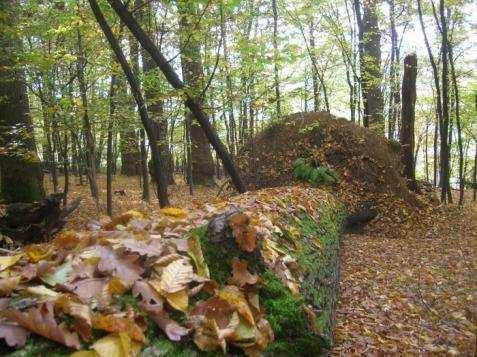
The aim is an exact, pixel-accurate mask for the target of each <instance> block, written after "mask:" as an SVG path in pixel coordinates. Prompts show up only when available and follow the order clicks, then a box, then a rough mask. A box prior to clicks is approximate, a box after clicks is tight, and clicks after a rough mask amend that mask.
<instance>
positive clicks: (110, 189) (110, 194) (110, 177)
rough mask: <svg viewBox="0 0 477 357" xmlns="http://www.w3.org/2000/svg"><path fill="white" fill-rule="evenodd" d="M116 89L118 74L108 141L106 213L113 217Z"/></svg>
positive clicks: (113, 80) (112, 88)
mask: <svg viewBox="0 0 477 357" xmlns="http://www.w3.org/2000/svg"><path fill="white" fill-rule="evenodd" d="M113 63H114V60H113ZM116 87H117V77H116V74H112V75H111V84H110V87H109V121H108V141H107V144H106V211H107V213H108V215H109V216H112V215H113V130H114V119H115V115H116V113H115V112H116V97H115V96H116Z"/></svg>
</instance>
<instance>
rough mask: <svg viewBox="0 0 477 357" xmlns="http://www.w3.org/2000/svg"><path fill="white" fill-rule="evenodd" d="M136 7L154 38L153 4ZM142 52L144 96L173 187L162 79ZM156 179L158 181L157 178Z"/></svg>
mask: <svg viewBox="0 0 477 357" xmlns="http://www.w3.org/2000/svg"><path fill="white" fill-rule="evenodd" d="M135 5H136V8H142V9H141V10H140V11H139V17H140V21H141V23H143V24H146V28H147V30H148V34H149V35H150V36H154V33H155V31H154V30H153V28H152V25H151V22H152V21H151V17H152V16H154V15H153V14H152V9H151V3H150V2H149V1H148V2H147V3H146V4H145V3H144V1H143V0H136V2H135ZM162 31H163V29H161V34H160V36H162ZM132 41H133V39H132V38H131V42H132ZM137 47H138V43H137V40H135V39H134V51H136V48H137ZM140 51H141V57H142V63H143V67H142V71H143V73H144V75H145V77H146V78H147V79H148V80H146V81H145V83H144V96H145V99H146V104H147V110H148V113H149V117H150V119H151V120H152V124H153V126H154V133H155V135H156V141H157V145H158V147H159V151H160V152H161V155H162V156H164V157H166V158H167V162H166V164H165V165H164V167H165V169H166V176H167V182H168V184H171V185H172V184H174V172H173V170H172V167H171V161H172V156H171V152H170V150H169V142H168V137H167V130H168V123H167V118H166V117H165V114H164V100H163V99H162V98H161V93H160V91H159V90H158V89H157V87H158V81H161V80H162V79H161V78H160V75H159V69H158V68H157V65H156V64H155V63H154V61H153V60H152V58H151V55H150V54H149V53H148V52H147V51H146V50H144V48H141V49H140ZM137 70H138V71H139V66H138V67H137ZM133 71H134V68H133ZM151 79H153V80H151ZM154 179H155V180H156V179H157V178H154Z"/></svg>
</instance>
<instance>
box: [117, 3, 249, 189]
mask: <svg viewBox="0 0 477 357" xmlns="http://www.w3.org/2000/svg"><path fill="white" fill-rule="evenodd" d="M108 1H109V3H110V4H111V6H112V8H113V9H114V11H115V12H116V13H117V14H118V15H119V17H120V18H121V20H122V21H123V23H124V24H125V25H126V26H127V27H128V28H129V30H130V31H131V32H132V34H133V35H134V37H136V39H137V40H138V41H139V43H140V44H141V46H143V47H144V48H145V49H146V50H147V51H148V52H149V54H150V55H151V57H152V59H153V60H154V61H155V62H156V64H157V65H158V67H159V68H160V69H161V71H162V73H164V76H165V77H166V79H167V81H168V82H169V83H170V84H171V85H172V87H173V88H175V89H177V90H182V91H183V92H184V102H185V104H186V106H187V108H189V110H190V111H191V113H193V115H194V117H195V118H196V119H197V121H198V122H199V124H200V126H201V128H202V130H203V131H204V133H205V135H206V136H207V138H208V139H209V142H210V143H211V144H212V146H213V147H214V149H215V151H216V152H217V155H218V156H219V157H220V159H221V160H222V163H223V165H224V167H225V169H226V170H227V172H228V174H229V175H230V178H231V180H232V182H233V184H234V186H235V188H236V189H237V191H238V192H240V193H242V192H245V190H246V189H245V185H244V184H243V182H242V179H241V178H240V175H239V172H238V170H237V168H236V166H235V164H234V162H233V161H232V159H231V157H230V155H229V153H228V152H227V149H226V148H225V146H224V144H223V143H222V141H221V140H220V139H219V137H218V136H217V133H216V132H215V130H214V129H213V128H212V126H211V125H210V121H209V118H208V116H207V114H206V113H205V112H204V110H203V109H202V106H201V104H200V101H198V100H197V99H196V98H195V97H194V96H193V94H192V93H191V92H189V91H188V88H187V87H186V86H185V85H184V83H183V82H182V81H181V80H180V79H179V77H178V76H177V73H176V72H175V71H174V70H173V68H172V67H171V65H170V64H169V62H168V61H167V60H166V59H165V57H164V55H163V54H162V53H161V52H160V51H159V50H158V49H157V47H156V46H155V44H154V43H153V42H152V41H151V39H150V38H149V37H148V36H147V34H146V33H145V32H144V30H142V28H141V27H140V26H139V24H138V23H137V21H136V20H135V19H134V17H132V15H131V13H130V12H129V11H128V10H127V9H126V8H125V6H124V5H123V4H122V3H121V1H119V0H108Z"/></svg>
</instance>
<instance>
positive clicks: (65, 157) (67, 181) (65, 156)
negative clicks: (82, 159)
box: [63, 132, 70, 206]
mask: <svg viewBox="0 0 477 357" xmlns="http://www.w3.org/2000/svg"><path fill="white" fill-rule="evenodd" d="M63 174H64V177H65V181H64V186H63V195H64V196H63V206H66V204H67V203H68V192H69V190H70V171H69V162H68V132H65V136H64V147H63Z"/></svg>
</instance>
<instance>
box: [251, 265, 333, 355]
mask: <svg viewBox="0 0 477 357" xmlns="http://www.w3.org/2000/svg"><path fill="white" fill-rule="evenodd" d="M262 278H263V280H264V287H263V289H261V290H260V299H261V301H262V304H263V306H264V308H265V311H266V317H267V320H268V321H269V322H270V325H271V327H272V329H273V332H274V334H275V342H273V343H272V344H271V345H270V346H269V348H268V349H267V351H266V353H265V354H266V355H269V356H277V355H283V356H285V355H287V356H291V355H292V356H316V355H319V354H320V353H321V352H322V349H323V348H327V347H328V345H327V343H326V341H325V340H324V339H323V338H322V337H321V336H319V335H317V334H315V333H313V332H312V331H311V330H310V327H309V323H308V320H307V316H306V314H305V311H304V310H303V304H304V300H303V299H302V298H301V297H299V296H295V295H293V294H292V293H291V292H290V290H289V289H288V288H287V287H285V286H284V285H283V283H282V282H281V281H280V279H278V278H277V277H276V276H275V275H274V274H273V273H272V272H270V271H267V272H265V273H264V274H263V275H262Z"/></svg>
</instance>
